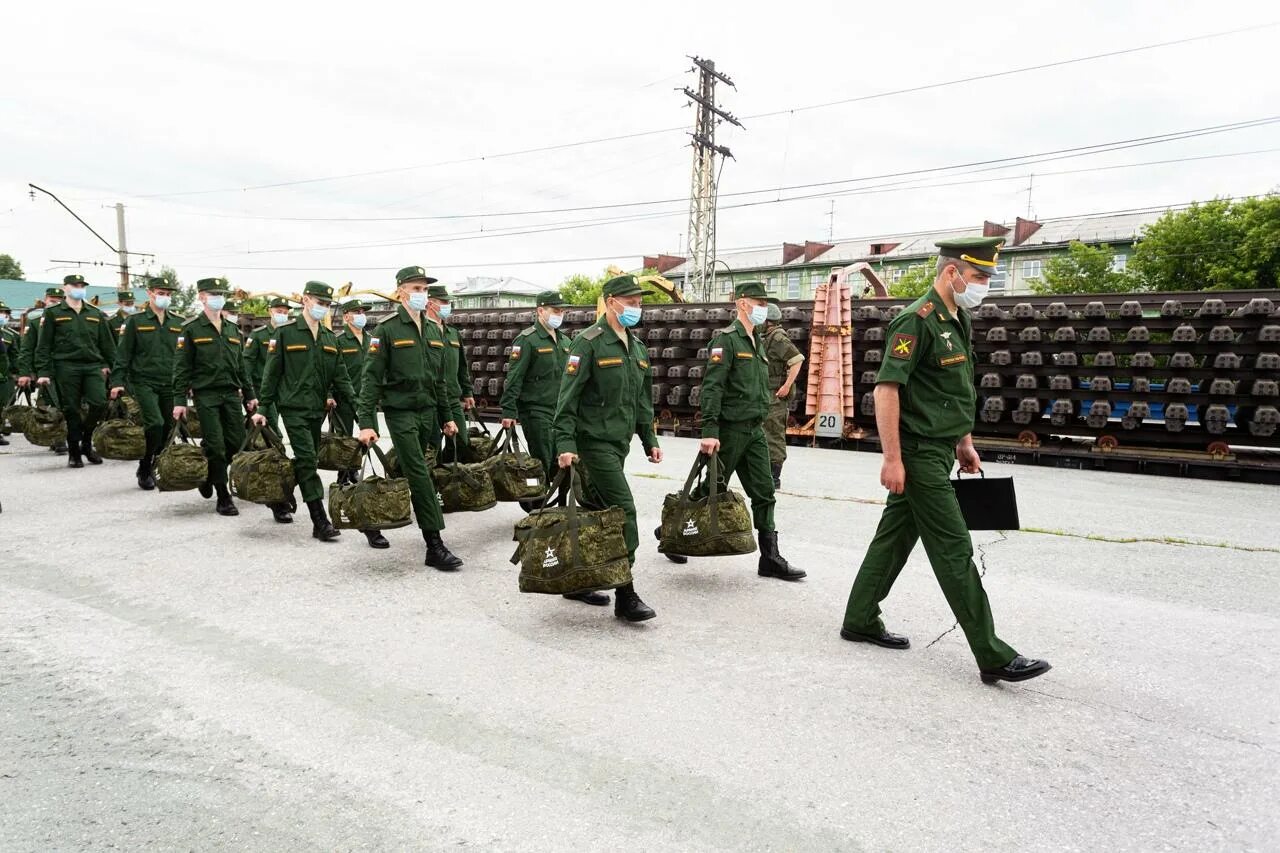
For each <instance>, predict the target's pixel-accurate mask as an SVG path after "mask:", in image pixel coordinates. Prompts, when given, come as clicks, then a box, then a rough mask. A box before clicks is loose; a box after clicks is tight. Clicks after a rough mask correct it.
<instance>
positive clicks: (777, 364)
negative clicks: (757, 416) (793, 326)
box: [764, 326, 804, 402]
mask: <svg viewBox="0 0 1280 853" xmlns="http://www.w3.org/2000/svg"><path fill="white" fill-rule="evenodd" d="M764 351H765V353H766V354H767V355H768V356H769V398H770V402H772V401H773V399H774V397H773V395H774V394H776V393H777V391H778V389H779V388H781V387H782V383H783V382H786V381H787V372H788V371H789V370H790V369H791V365H793V364H795V363H796V362H799V361H804V355H802V354H801V352H800V350H799V349H797V348H796V345H795V344H794V343H792V342H791V338H789V337H787V330H786V329H784V328H782V327H781V326H774V327H773V328H771V329H769V330H768V331H767V332H765V333H764ZM795 395H796V389H795V386H794V385H793V386H792V387H791V393H790V394H788V395H787V397H786V399H787V400H790V399H791V398H792V397H794V396H795ZM780 402H781V401H780Z"/></svg>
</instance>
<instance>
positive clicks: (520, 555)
mask: <svg viewBox="0 0 1280 853" xmlns="http://www.w3.org/2000/svg"><path fill="white" fill-rule="evenodd" d="M561 487H565V491H566V500H565V505H564V506H562V507H561V506H557V507H548V506H545V505H544V506H543V507H542V508H541V509H539V510H537V511H535V512H533V513H531V514H530V515H527V516H525V517H524V518H522V519H520V521H518V522H517V523H516V527H515V533H514V535H513V537H512V538H513V539H514V540H515V541H516V542H517V543H518V544H517V545H516V552H515V554H513V555H512V557H511V562H512V563H514V564H517V565H519V566H520V581H519V584H520V591H521V592H537V593H544V594H547V595H573V594H574V593H579V592H591V591H593V590H600V589H615V588H617V587H620V586H623V585H624V584H629V583H631V565H630V561H629V560H628V559H627V542H626V538H625V537H624V536H623V527H624V525H625V524H626V522H627V515H626V513H625V512H624V511H623V509H622V508H621V507H616V506H611V507H607V508H606V509H598V510H586V509H584V508H583V507H582V506H581V505H580V504H581V502H582V481H581V480H580V479H579V476H578V472H577V471H576V470H574V468H573V466H570V467H568V468H562V469H560V473H558V474H557V475H556V478H555V481H554V482H553V483H552V487H551V488H552V491H555V489H557V488H561Z"/></svg>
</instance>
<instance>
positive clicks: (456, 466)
mask: <svg viewBox="0 0 1280 853" xmlns="http://www.w3.org/2000/svg"><path fill="white" fill-rule="evenodd" d="M449 441H451V442H453V460H452V461H451V462H446V463H445V464H446V465H447V466H449V469H450V470H451V471H452V472H453V475H454V476H455V477H457V478H459V479H461V480H466V481H467V483H468V484H469V485H472V486H479V485H480V481H479V480H477V479H476V477H475V475H474V474H472V473H471V472H470V471H468V470H467V469H466V468H465V467H464V466H463V464H462V463H461V462H459V461H458V459H459V455H458V434H457V433H454V434H453V435H451V436H449Z"/></svg>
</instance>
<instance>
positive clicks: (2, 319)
mask: <svg viewBox="0 0 1280 853" xmlns="http://www.w3.org/2000/svg"><path fill="white" fill-rule="evenodd" d="M7 325H9V315H8V314H0V327H2V326H7Z"/></svg>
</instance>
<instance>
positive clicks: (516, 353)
mask: <svg viewBox="0 0 1280 853" xmlns="http://www.w3.org/2000/svg"><path fill="white" fill-rule="evenodd" d="M519 358H520V345H519V344H516V345H515V346H513V347H512V348H511V360H512V361H516V360H517V359H519Z"/></svg>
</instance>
